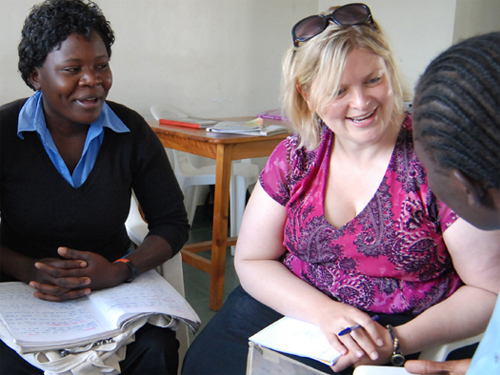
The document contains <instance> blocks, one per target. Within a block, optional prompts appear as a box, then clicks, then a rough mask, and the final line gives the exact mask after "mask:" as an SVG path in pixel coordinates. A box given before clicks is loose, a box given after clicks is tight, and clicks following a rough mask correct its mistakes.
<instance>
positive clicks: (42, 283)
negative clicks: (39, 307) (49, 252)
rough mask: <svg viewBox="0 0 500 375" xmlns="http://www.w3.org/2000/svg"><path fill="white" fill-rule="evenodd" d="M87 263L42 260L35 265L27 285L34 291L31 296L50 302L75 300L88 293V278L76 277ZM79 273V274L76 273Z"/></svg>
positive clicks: (66, 260)
mask: <svg viewBox="0 0 500 375" xmlns="http://www.w3.org/2000/svg"><path fill="white" fill-rule="evenodd" d="M85 267H87V262H85V261H83V260H73V259H70V260H68V259H57V258H44V259H40V260H38V261H37V262H36V263H35V274H34V279H33V280H32V281H30V282H29V285H30V286H31V287H32V288H34V289H36V292H35V293H34V294H33V295H34V296H35V297H36V298H40V299H43V300H46V301H51V302H61V301H65V300H69V299H75V298H79V297H82V296H84V295H87V294H89V293H90V288H86V286H87V285H89V284H90V278H89V277H81V276H76V274H81V269H82V268H85ZM78 271H79V272H78Z"/></svg>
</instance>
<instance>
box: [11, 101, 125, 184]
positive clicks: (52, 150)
mask: <svg viewBox="0 0 500 375" xmlns="http://www.w3.org/2000/svg"><path fill="white" fill-rule="evenodd" d="M42 100H43V98H42V93H41V92H40V91H37V92H36V93H35V94H33V95H32V96H31V97H30V98H29V99H28V100H27V101H26V103H25V104H24V106H23V108H22V109H21V111H20V112H19V119H18V125H17V135H18V136H19V137H20V138H21V139H24V136H23V134H22V133H23V132H32V131H34V132H36V133H37V134H38V137H39V138H40V140H41V141H42V144H43V147H45V150H46V151H47V154H48V155H49V157H50V160H52V163H53V164H54V166H55V167H56V169H57V170H58V171H59V173H60V174H61V175H62V176H63V177H64V179H65V180H66V181H68V183H69V184H70V185H71V186H73V187H74V188H79V187H80V186H82V185H83V184H84V183H85V181H86V180H87V177H88V176H89V174H90V172H91V171H92V168H93V167H94V164H95V161H96V159H97V154H98V153H99V149H100V148H101V145H102V141H103V139H104V128H105V127H107V128H109V129H111V130H113V131H114V132H116V133H127V132H130V129H129V128H128V127H127V126H126V125H125V124H124V123H123V121H122V120H120V118H119V117H118V116H117V115H116V114H115V113H114V112H113V111H112V109H111V108H109V106H108V105H107V104H106V103H104V105H103V107H102V111H101V115H100V116H99V118H98V119H97V121H95V122H93V123H92V124H90V127H89V130H88V132H87V139H86V140H85V146H84V148H83V153H82V157H81V159H80V161H79V162H78V164H77V165H76V168H75V170H74V171H73V174H71V173H70V172H69V169H68V167H67V166H66V164H65V163H64V160H63V159H62V157H61V155H60V154H59V151H58V150H57V147H56V145H55V143H54V140H53V139H52V135H51V134H50V132H49V130H48V129H47V124H46V122H45V115H44V113H43V101H42Z"/></svg>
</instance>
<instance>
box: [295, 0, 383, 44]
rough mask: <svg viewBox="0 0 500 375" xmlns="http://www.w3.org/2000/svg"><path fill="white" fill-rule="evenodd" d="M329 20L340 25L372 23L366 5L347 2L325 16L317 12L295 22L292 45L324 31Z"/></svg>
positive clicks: (370, 14)
mask: <svg viewBox="0 0 500 375" xmlns="http://www.w3.org/2000/svg"><path fill="white" fill-rule="evenodd" d="M329 22H333V23H335V24H337V25H342V26H353V25H362V24H365V23H371V24H372V25H373V19H372V13H371V12H370V8H368V6H367V5H365V4H361V3H356V4H347V5H344V6H341V7H340V8H338V9H335V10H334V11H333V12H332V13H330V14H327V15H326V16H324V15H322V14H318V15H316V16H309V17H307V18H304V19H303V20H301V21H299V22H297V23H296V24H295V26H294V27H293V28H292V38H293V44H294V46H295V47H298V45H299V42H306V41H308V40H309V39H311V38H314V37H315V36H316V35H319V34H321V33H322V32H323V31H325V29H326V28H327V26H328V23H329Z"/></svg>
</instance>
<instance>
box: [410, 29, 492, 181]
mask: <svg viewBox="0 0 500 375" xmlns="http://www.w3.org/2000/svg"><path fill="white" fill-rule="evenodd" d="M413 123H414V128H415V130H414V137H415V139H416V140H418V141H420V142H421V144H422V145H423V146H424V149H425V150H426V151H427V152H429V154H430V156H432V157H433V158H434V159H435V160H436V161H437V163H438V164H439V165H440V166H441V167H444V168H452V169H455V168H456V169H458V170H460V171H462V172H463V173H465V174H466V175H467V176H468V177H470V178H472V179H474V180H476V181H478V182H482V183H484V185H485V187H486V188H499V187H500V173H492V171H499V172H500V32H495V33H490V34H485V35H481V36H477V37H473V38H470V39H467V40H465V41H463V42H461V43H458V44H456V45H454V46H452V47H450V48H449V49H448V50H446V51H445V52H443V53H442V54H441V55H439V56H438V57H437V58H436V59H435V60H434V61H432V62H431V64H430V65H429V66H428V67H427V69H426V70H425V72H424V74H423V75H422V77H421V78H420V80H419V82H418V84H417V87H416V91H415V98H414V103H413Z"/></svg>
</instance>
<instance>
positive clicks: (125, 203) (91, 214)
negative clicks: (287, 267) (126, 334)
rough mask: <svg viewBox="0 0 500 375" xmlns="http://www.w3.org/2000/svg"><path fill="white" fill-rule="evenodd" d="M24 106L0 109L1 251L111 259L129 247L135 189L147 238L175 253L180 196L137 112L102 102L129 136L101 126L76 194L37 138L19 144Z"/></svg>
mask: <svg viewBox="0 0 500 375" xmlns="http://www.w3.org/2000/svg"><path fill="white" fill-rule="evenodd" d="M25 101H26V99H23V100H17V101H15V102H12V103H9V104H6V105H4V106H2V107H0V211H1V223H0V228H1V229H0V236H1V237H0V239H1V242H2V244H3V245H4V246H6V247H8V248H10V249H12V250H14V251H16V252H19V253H22V254H25V255H27V256H29V257H32V258H35V259H41V258H45V257H57V252H56V250H57V248H58V247H60V246H67V247H70V248H73V249H76V250H84V251H93V252H96V253H99V254H101V255H103V256H104V257H106V258H107V259H108V260H109V261H114V260H116V259H117V258H119V257H121V256H123V254H124V253H125V252H126V251H127V250H128V248H129V244H130V241H129V239H128V236H127V232H126V229H125V225H124V223H125V220H126V218H127V215H128V212H129V209H130V196H131V195H130V194H131V190H132V189H133V190H134V192H135V194H136V196H137V198H138V200H139V203H140V205H141V208H142V210H143V211H144V213H145V217H146V220H147V222H148V223H149V230H150V232H149V234H155V235H159V236H161V237H163V238H164V239H165V240H167V241H168V243H169V244H170V246H171V247H172V250H173V252H174V254H175V253H176V252H178V251H179V250H180V249H181V247H182V246H183V245H184V243H185V241H186V240H187V236H188V229H189V225H188V221H187V215H186V211H185V208H184V204H183V195H182V192H181V190H180V188H179V185H178V183H177V180H176V178H175V175H174V173H173V171H172V168H171V166H170V164H169V162H168V159H167V157H166V153H165V150H164V148H163V146H162V145H161V143H160V141H159V139H158V137H157V136H156V135H155V134H154V132H153V131H152V130H151V128H150V127H149V126H148V124H147V123H146V122H145V120H144V119H143V118H142V117H141V116H140V115H139V114H138V113H136V112H134V111H132V110H130V109H129V108H127V107H125V106H123V105H120V104H116V103H113V102H108V104H109V106H110V107H111V109H112V110H113V111H114V112H115V113H116V114H117V115H118V117H119V118H120V119H121V120H122V121H123V122H124V123H125V125H127V127H128V128H129V129H130V132H129V133H115V132H113V131H112V130H110V129H108V128H105V135H104V140H103V143H102V146H101V149H100V151H99V154H98V156H97V160H96V162H95V165H94V167H93V169H92V171H91V173H90V175H89V176H88V178H87V180H86V181H85V183H84V184H83V185H82V186H81V187H80V188H77V189H75V188H73V187H72V186H71V185H70V184H69V183H68V182H67V181H66V180H65V179H64V178H63V177H62V176H61V175H60V174H59V172H58V171H57V170H56V168H55V167H54V165H53V164H52V162H51V160H50V158H49V156H48V155H47V153H46V151H45V149H44V147H43V145H42V143H41V142H40V139H39V138H38V136H37V134H36V133H35V132H24V133H23V136H24V140H23V139H21V138H19V137H18V136H17V119H18V115H19V111H20V109H21V107H22V106H23V104H24V102H25ZM3 276H6V275H3ZM2 279H3V280H6V278H5V277H2Z"/></svg>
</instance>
